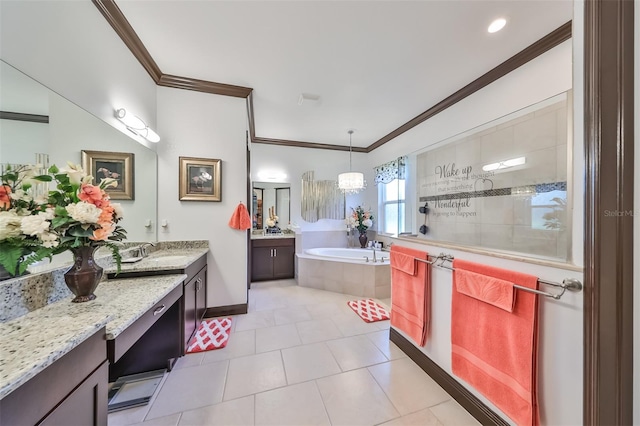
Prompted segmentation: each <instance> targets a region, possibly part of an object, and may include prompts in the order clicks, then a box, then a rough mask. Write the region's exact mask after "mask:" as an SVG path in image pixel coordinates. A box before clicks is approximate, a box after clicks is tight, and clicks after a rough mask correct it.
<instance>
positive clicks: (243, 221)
mask: <svg viewBox="0 0 640 426" xmlns="http://www.w3.org/2000/svg"><path fill="white" fill-rule="evenodd" d="M229 226H230V227H232V228H233V229H240V230H247V229H251V218H250V217H249V212H248V211H247V208H246V207H245V205H244V204H242V203H240V204H238V207H236V209H235V210H234V211H233V214H232V215H231V219H229Z"/></svg>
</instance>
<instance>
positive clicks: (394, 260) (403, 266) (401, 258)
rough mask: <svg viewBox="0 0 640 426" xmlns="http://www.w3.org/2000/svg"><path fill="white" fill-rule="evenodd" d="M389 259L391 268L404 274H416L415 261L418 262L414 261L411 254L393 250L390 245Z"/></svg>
mask: <svg viewBox="0 0 640 426" xmlns="http://www.w3.org/2000/svg"><path fill="white" fill-rule="evenodd" d="M389 259H390V260H391V267H392V268H394V269H397V270H399V271H402V272H404V273H405V274H409V275H415V274H416V263H418V262H416V260H415V258H414V257H413V256H409V255H407V254H404V253H398V252H397V251H394V250H393V246H391V253H390V255H389Z"/></svg>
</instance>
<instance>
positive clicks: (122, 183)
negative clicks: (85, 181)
mask: <svg viewBox="0 0 640 426" xmlns="http://www.w3.org/2000/svg"><path fill="white" fill-rule="evenodd" d="M133 160H134V158H133V154H132V153H130V152H106V151H84V150H83V151H82V168H83V169H84V171H85V172H87V174H90V175H91V176H93V179H94V180H93V183H94V184H98V183H100V181H101V180H102V179H105V178H111V179H115V181H116V182H117V183H118V186H114V187H109V188H107V189H106V191H107V193H108V194H109V197H111V199H113V200H133V199H134V193H133V189H134V182H133V178H134V175H133Z"/></svg>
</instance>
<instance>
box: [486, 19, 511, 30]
mask: <svg viewBox="0 0 640 426" xmlns="http://www.w3.org/2000/svg"><path fill="white" fill-rule="evenodd" d="M505 25H507V20H506V19H504V18H498V19H496V20H495V21H493V22H492V23H491V25H489V28H487V31H489V32H490V33H497V32H498V31H500V30H501V29H503V28H504V26H505Z"/></svg>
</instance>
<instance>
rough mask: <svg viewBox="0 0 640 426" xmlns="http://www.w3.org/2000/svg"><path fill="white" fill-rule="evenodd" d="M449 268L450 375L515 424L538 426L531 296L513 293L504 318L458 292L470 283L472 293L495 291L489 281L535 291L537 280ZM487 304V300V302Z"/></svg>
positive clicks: (471, 267)
mask: <svg viewBox="0 0 640 426" xmlns="http://www.w3.org/2000/svg"><path fill="white" fill-rule="evenodd" d="M453 266H454V268H455V272H454V274H453V293H452V301H451V352H452V354H451V369H452V371H453V373H454V374H455V375H457V376H458V377H460V378H461V379H463V380H464V381H465V382H467V383H469V384H470V385H471V386H473V387H474V388H475V389H477V390H478V391H479V392H480V393H482V394H483V395H484V396H485V397H487V399H489V400H490V401H491V402H492V403H494V404H495V405H496V406H497V407H498V408H499V409H500V410H502V411H503V412H504V413H505V414H506V415H507V416H509V418H511V419H512V420H513V421H514V422H515V423H516V424H518V425H538V424H539V423H540V418H539V409H538V396H537V360H538V352H537V343H538V299H537V297H536V295H535V294H532V293H528V292H525V291H517V293H518V295H517V297H516V298H515V303H514V305H513V308H512V311H511V312H509V311H508V310H504V309H503V308H502V307H500V308H498V307H496V306H494V305H493V304H491V303H487V302H486V300H479V299H478V298H476V297H470V296H468V295H466V294H464V293H463V292H462V291H467V290H469V288H470V286H468V285H467V284H468V281H469V280H473V281H475V282H474V284H472V285H471V287H472V288H473V287H474V286H480V285H489V286H492V285H496V281H494V280H492V278H496V279H498V280H501V281H505V282H507V283H514V284H518V285H520V286H523V287H528V288H532V289H537V287H538V279H537V277H535V276H532V275H527V274H522V273H519V272H514V271H508V270H505V269H500V268H494V267H490V266H486V265H480V264H477V263H471V262H465V261H462V260H455V261H454V262H453ZM465 272H470V273H473V274H474V275H473V276H471V275H470V274H469V273H466V274H465ZM459 283H461V285H460V286H459V285H458V284H459ZM497 283H498V287H500V286H503V285H504V283H500V282H499V281H498V282H497ZM461 290H462V291H461ZM471 292H474V290H471ZM507 293H508V292H507ZM475 296H477V294H476V295H475ZM485 297H486V294H485ZM492 298H493V296H491V295H490V296H489V299H492ZM501 298H502V297H498V299H501ZM506 300H508V297H507V298H506ZM504 302H505V300H502V301H501V302H498V304H501V305H504V304H505V303H504ZM507 304H508V302H507Z"/></svg>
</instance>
